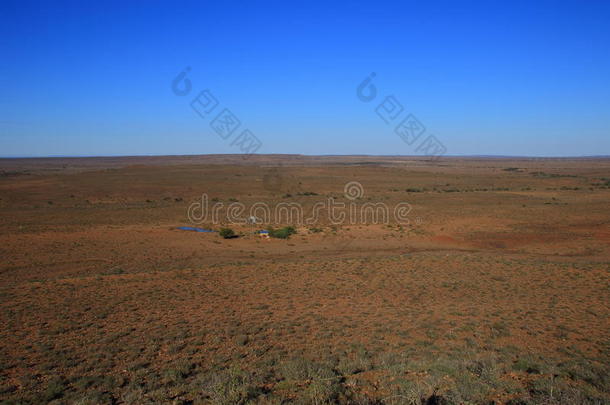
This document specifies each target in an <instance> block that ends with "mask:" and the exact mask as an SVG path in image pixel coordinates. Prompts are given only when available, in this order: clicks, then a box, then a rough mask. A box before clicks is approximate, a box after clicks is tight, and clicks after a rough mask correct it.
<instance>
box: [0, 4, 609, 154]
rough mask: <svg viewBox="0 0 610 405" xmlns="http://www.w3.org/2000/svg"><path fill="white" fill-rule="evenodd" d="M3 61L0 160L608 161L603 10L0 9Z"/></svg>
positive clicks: (84, 6) (483, 6)
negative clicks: (251, 156) (429, 144)
mask: <svg viewBox="0 0 610 405" xmlns="http://www.w3.org/2000/svg"><path fill="white" fill-rule="evenodd" d="M0 52H1V57H0V156H3V157H17V156H101V155H176V154H180V155H181V154H207V153H240V152H243V151H244V150H243V149H242V148H243V147H244V145H246V144H245V143H243V141H244V140H245V139H248V140H249V142H250V143H249V144H248V145H250V149H249V151H256V152H257V153H300V154H310V155H311V154H375V155H417V154H421V153H423V149H422V148H421V145H422V144H423V143H422V142H424V141H425V140H427V139H434V140H435V141H436V142H437V144H439V145H441V146H442V148H443V150H444V152H443V153H445V154H446V155H518V156H586V155H610V2H608V1H600V2H596V1H584V2H583V1H573V2H565V1H505V2H501V1H483V2H439V1H418V2H409V1H397V2H385V1H368V2H358V1H349V2H339V1H338V2H327V1H324V2H316V1H307V2H286V1H283V2H240V1H233V2H223V1H214V2H208V1H204V0H199V1H195V2H187V1H184V2H169V1H168V2H160V1H128V2H125V1H117V2H114V1H100V2H86V1H75V2H65V1H53V2H51V1H49V2H33V1H7V0H2V1H1V2H0ZM185 69H186V70H185ZM181 72H187V73H186V75H185V76H183V77H182V78H180V77H178V76H179V75H180V74H181ZM372 73H373V74H374V78H373V79H372V80H371V82H370V86H365V87H363V89H367V90H366V91H369V92H370V91H372V90H371V89H372V88H374V91H375V97H374V99H372V100H368V99H366V98H363V97H359V96H358V95H359V94H360V95H362V91H360V92H359V91H358V87H359V86H360V84H361V83H362V82H363V80H365V79H366V78H367V77H369V75H371V74H372ZM179 79H180V80H179ZM184 79H186V80H184ZM187 82H188V83H187ZM189 85H190V86H189ZM371 86H372V87H371ZM187 90H188V91H187ZM202 92H203V93H202ZM202 94H203V95H204V96H203V98H202ZM367 94H372V93H367ZM194 100H196V101H197V102H196V103H195V104H192V103H193V101H194ZM363 100H364V101H363ZM204 101H205V102H204ZM192 105H195V106H196V107H198V109H199V113H197V112H196V111H195V109H194V108H193V107H192ZM204 110H205V111H204ZM208 110H209V112H208ZM227 111H229V112H230V114H231V117H232V119H233V121H231V122H229V121H226V116H227V115H226V114H228V113H227ZM406 117H411V118H408V119H409V120H412V119H413V118H412V117H415V119H416V120H417V121H416V122H417V123H418V126H417V131H416V132H417V136H416V135H415V133H414V132H412V133H411V134H412V136H411V137H403V138H401V137H400V136H399V135H398V134H397V132H396V128H397V127H399V126H400V124H401V123H403V122H411V121H404V120H405V119H407V118H406ZM215 119H216V121H214V120H215ZM238 121H239V126H238V127H236V128H235V125H230V124H231V123H237V122H238ZM222 122H224V123H225V124H226V125H225V126H223V125H219V123H222ZM227 123H228V124H227ZM411 128H412V129H413V128H414V127H411ZM245 130H248V131H247V132H244V131H245ZM231 131H233V132H231ZM431 136H432V137H433V138H430V137H431ZM253 137H255V138H253ZM252 139H256V140H257V142H254V143H252V142H251V141H252ZM254 144H256V145H257V147H258V149H256V148H255V149H252V145H254ZM246 146H247V145H246Z"/></svg>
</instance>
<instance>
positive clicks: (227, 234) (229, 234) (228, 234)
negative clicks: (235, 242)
mask: <svg viewBox="0 0 610 405" xmlns="http://www.w3.org/2000/svg"><path fill="white" fill-rule="evenodd" d="M218 234H219V235H220V236H221V237H222V238H224V239H231V238H234V237H236V236H237V235H235V232H233V229H231V228H220V231H219V232H218Z"/></svg>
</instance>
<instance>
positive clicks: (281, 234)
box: [268, 226, 297, 239]
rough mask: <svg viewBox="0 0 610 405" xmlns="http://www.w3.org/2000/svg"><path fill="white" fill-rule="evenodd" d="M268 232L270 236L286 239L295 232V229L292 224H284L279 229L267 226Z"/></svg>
mask: <svg viewBox="0 0 610 405" xmlns="http://www.w3.org/2000/svg"><path fill="white" fill-rule="evenodd" d="M268 232H269V236H271V237H272V238H278V239H288V238H289V237H290V235H294V234H295V233H297V230H296V229H295V228H294V227H293V226H285V227H283V228H280V229H273V228H269V229H268Z"/></svg>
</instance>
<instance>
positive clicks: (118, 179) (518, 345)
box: [0, 155, 610, 404]
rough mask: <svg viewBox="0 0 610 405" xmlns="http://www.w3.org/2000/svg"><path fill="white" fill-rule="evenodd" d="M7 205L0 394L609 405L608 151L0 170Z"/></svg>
mask: <svg viewBox="0 0 610 405" xmlns="http://www.w3.org/2000/svg"><path fill="white" fill-rule="evenodd" d="M350 182H357V183H358V184H359V185H361V195H359V196H358V198H357V199H351V198H348V197H349V196H347V195H345V193H344V187H345V185H346V184H348V183H350ZM204 194H205V195H207V196H208V197H209V201H210V204H212V203H223V204H224V207H227V206H228V205H229V204H231V203H237V202H239V203H242V204H244V205H245V206H246V207H251V206H253V205H254V204H256V203H264V204H268V205H269V206H277V204H280V203H296V204H299V205H300V206H301V207H303V208H304V210H305V212H310V211H312V210H313V207H314V206H315V204H316V203H318V202H320V201H328V199H333V201H336V202H337V203H344V204H346V206H349V204H350V203H354V204H364V203H366V202H371V203H383V204H385V205H387V206H389V207H394V206H396V205H397V204H399V203H403V202H405V203H408V204H409V207H410V211H409V212H408V216H407V217H408V218H407V219H408V220H407V221H404V222H402V223H398V222H396V221H395V219H394V218H392V217H391V216H390V218H388V221H387V223H384V222H386V221H379V220H378V221H376V222H378V223H376V224H375V223H373V222H374V221H372V220H371V221H366V220H365V221H355V222H354V223H350V222H349V221H347V220H346V221H343V222H342V223H333V221H330V220H329V218H328V217H327V216H324V215H321V216H319V218H317V219H316V221H315V222H314V223H287V222H286V223H278V224H273V226H276V227H279V226H284V225H294V226H295V227H296V228H297V233H296V234H295V235H292V236H291V237H290V238H288V239H275V238H269V239H266V238H262V237H260V236H259V235H257V234H255V233H254V232H255V231H256V230H259V229H265V228H266V227H267V225H265V224H245V223H244V224H235V223H228V221H226V220H225V219H222V218H224V217H221V219H222V221H221V222H223V223H212V221H211V220H209V221H207V222H206V221H203V222H202V223H201V224H196V225H194V224H193V223H191V222H190V221H189V218H188V216H187V211H188V208H189V206H191V205H192V204H193V203H195V202H197V201H200V200H201V198H202V195H204ZM0 210H1V212H2V215H1V216H0V252H1V257H2V262H1V266H0V305H1V309H2V310H1V312H0V314H1V315H0V319H1V323H2V329H1V334H2V335H1V336H0V342H1V343H0V360H1V361H0V365H1V371H0V400H2V401H5V402H6V403H47V402H50V403H58V404H59V403H79V404H101V403H104V404H106V403H107V404H114V403H118V404H143V403H186V404H188V403H214V404H245V403H265V404H280V403H301V404H310V403H312V404H331V403H341V404H348V403H353V404H420V403H430V404H434V403H464V404H466V403H474V404H483V403H485V404H488V403H502V404H504V403H512V404H528V403H549V404H581V403H609V402H610V378H609V375H610V340H609V338H608V336H610V322H609V319H610V278H609V275H610V159H609V158H590V159H589V158H587V159H585V158H582V159H542V158H540V159H533V158H521V159H519V158H485V157H480V158H475V157H473V158H454V157H448V158H442V159H439V160H429V159H425V158H409V157H390V156H386V157H372V156H345V157H339V156H324V157H306V156H299V155H268V156H265V155H261V156H251V157H250V158H249V159H243V158H242V157H241V156H231V155H210V156H184V157H179V156H177V157H131V158H130V157H125V158H70V159H67V158H55V159H51V158H49V159H0ZM180 226H201V227H204V228H211V229H214V230H218V229H219V228H221V227H230V228H232V229H233V230H234V231H235V232H236V233H237V234H238V235H239V237H237V238H232V239H223V238H221V237H220V236H219V235H218V233H198V232H189V231H182V230H179V229H177V228H178V227H180Z"/></svg>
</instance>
